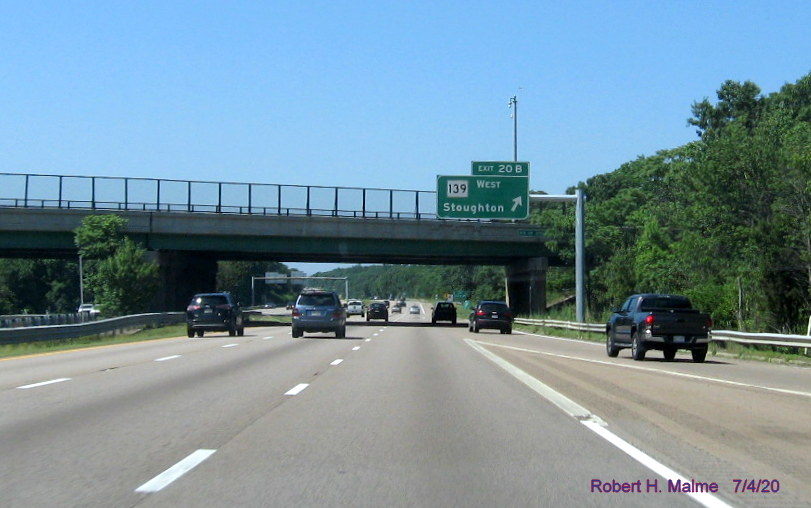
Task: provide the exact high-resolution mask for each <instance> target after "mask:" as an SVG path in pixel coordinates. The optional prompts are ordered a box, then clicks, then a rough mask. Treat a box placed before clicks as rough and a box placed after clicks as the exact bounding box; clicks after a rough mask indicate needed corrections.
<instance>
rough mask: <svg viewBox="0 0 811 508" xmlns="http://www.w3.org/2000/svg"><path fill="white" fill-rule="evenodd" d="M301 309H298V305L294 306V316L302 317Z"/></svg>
mask: <svg viewBox="0 0 811 508" xmlns="http://www.w3.org/2000/svg"><path fill="white" fill-rule="evenodd" d="M300 316H301V311H300V310H298V307H293V317H300Z"/></svg>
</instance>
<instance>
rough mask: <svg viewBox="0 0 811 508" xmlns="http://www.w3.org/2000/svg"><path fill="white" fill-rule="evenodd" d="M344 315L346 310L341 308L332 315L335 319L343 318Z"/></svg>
mask: <svg viewBox="0 0 811 508" xmlns="http://www.w3.org/2000/svg"><path fill="white" fill-rule="evenodd" d="M343 315H344V311H342V310H341V309H338V310H334V311H332V317H333V318H335V319H341V318H342V317H343Z"/></svg>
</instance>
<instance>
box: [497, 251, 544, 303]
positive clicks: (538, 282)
mask: <svg viewBox="0 0 811 508" xmlns="http://www.w3.org/2000/svg"><path fill="white" fill-rule="evenodd" d="M548 267H549V263H548V261H547V259H546V258H543V257H538V258H528V259H525V260H523V261H519V262H516V263H513V264H511V265H508V266H507V303H508V304H509V305H510V307H511V308H512V309H513V312H515V313H516V314H522V315H525V316H526V315H529V314H541V313H542V312H544V311H545V310H546V271H547V268H548Z"/></svg>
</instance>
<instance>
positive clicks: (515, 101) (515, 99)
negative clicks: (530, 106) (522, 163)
mask: <svg viewBox="0 0 811 508" xmlns="http://www.w3.org/2000/svg"><path fill="white" fill-rule="evenodd" d="M507 107H509V108H512V110H513V112H512V115H511V116H512V117H513V160H514V161H516V162H518V97H517V96H515V95H513V96H512V97H510V102H509V104H507Z"/></svg>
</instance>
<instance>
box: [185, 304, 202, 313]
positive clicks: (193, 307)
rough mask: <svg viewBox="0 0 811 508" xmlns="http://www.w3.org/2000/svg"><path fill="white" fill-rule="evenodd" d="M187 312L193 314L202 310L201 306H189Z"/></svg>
mask: <svg viewBox="0 0 811 508" xmlns="http://www.w3.org/2000/svg"><path fill="white" fill-rule="evenodd" d="M186 310H187V311H190V312H193V311H195V310H200V306H199V305H189V306H188V307H186Z"/></svg>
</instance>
